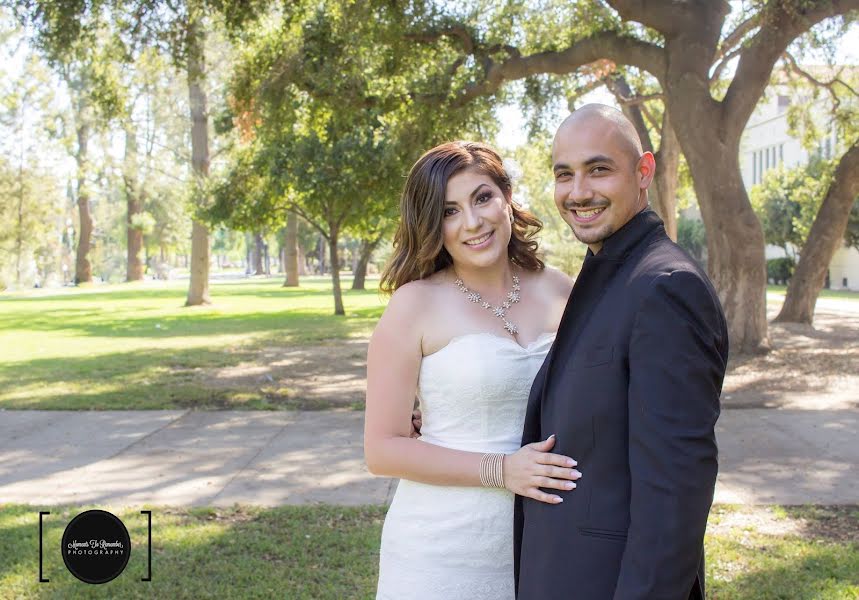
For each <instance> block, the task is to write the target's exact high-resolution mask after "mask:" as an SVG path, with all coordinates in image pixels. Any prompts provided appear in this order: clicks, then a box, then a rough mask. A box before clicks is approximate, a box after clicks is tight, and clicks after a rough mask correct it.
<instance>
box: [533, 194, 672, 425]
mask: <svg viewBox="0 0 859 600" xmlns="http://www.w3.org/2000/svg"><path fill="white" fill-rule="evenodd" d="M657 231H664V226H663V224H662V219H660V218H659V216H658V215H657V214H656V213H655V212H653V211H652V210H650V209H645V210H643V211H641V212H640V213H638V214H637V215H636V216H634V217H633V218H632V219H631V220H630V221H629V222H628V223H627V224H626V225H624V226H623V227H622V228H621V229H620V230H618V231H617V232H616V233H614V234H613V235H612V236H611V237H609V238H608V239H606V240H605V242H604V244H603V247H602V249H601V250H600V252H599V254H593V253H592V252H591V251H590V250H588V251H587V254H586V255H585V261H584V264H582V270H581V271H580V272H579V276H578V277H577V278H576V283H575V285H574V286H573V291H572V293H570V298H569V299H568V300H567V306H566V308H565V309H564V315H563V316H562V317H561V323H560V325H559V326H558V335H557V337H556V338H555V343H554V344H552V349H551V351H550V352H549V355H548V356H547V357H546V368H545V370H544V373H543V380H542V381H541V382H540V396H539V402H540V408H541V410H540V411H539V412H542V405H543V403H544V402H545V398H546V392H547V390H548V388H549V383H550V382H551V379H552V367H553V365H554V363H555V357H556V356H557V352H558V351H559V348H560V351H563V352H571V351H572V349H573V347H574V346H575V344H576V342H577V340H578V337H579V334H580V333H581V331H582V329H583V328H584V326H585V324H586V323H587V320H588V317H589V316H590V314H591V312H593V310H594V308H595V307H596V305H597V304H598V303H599V301H600V299H601V298H602V296H603V294H605V291H606V290H607V289H608V286H609V284H610V283H611V280H612V279H613V278H614V276H615V275H616V274H617V272H618V271H619V270H620V268H621V267H622V266H623V264H624V263H625V262H626V260H627V258H628V257H629V256H630V255H631V254H633V253H634V252H635V251H636V250H638V249H640V248H641V247H642V244H641V242H642V241H644V240H645V239H646V238H648V237H649V236H650V235H652V234H654V233H656V232H657ZM529 400H530V399H529Z"/></svg>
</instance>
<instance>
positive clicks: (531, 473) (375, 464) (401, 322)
mask: <svg viewBox="0 0 859 600" xmlns="http://www.w3.org/2000/svg"><path fill="white" fill-rule="evenodd" d="M420 291H421V290H420V289H419V288H418V286H416V285H406V286H404V287H402V288H400V289H399V290H398V291H397V292H396V293H395V294H394V295H393V296H392V298H391V301H390V302H389V304H388V307H387V309H386V310H385V313H384V314H383V315H382V318H381V319H380V320H379V323H378V325H377V326H376V330H375V331H374V332H373V336H372V338H371V339H370V347H369V350H368V353H367V402H366V414H365V422H364V457H365V460H366V462H367V467H368V468H369V470H370V472H371V473H373V474H376V475H383V476H387V477H398V478H402V479H410V480H412V481H419V482H423V483H431V484H435V485H461V486H480V485H481V484H480V459H481V457H482V456H483V455H482V453H479V452H465V451H462V450H452V449H449V448H442V447H440V446H436V445H433V444H429V443H426V442H423V441H420V440H417V439H412V438H411V437H410V433H411V416H412V406H413V401H414V400H413V399H414V397H415V390H416V389H417V382H418V373H419V370H420V364H421V358H422V354H421V337H422V336H421V331H422V324H421V320H420V316H421V315H423V314H426V313H425V311H424V310H422V307H421V302H422V297H421V294H420ZM552 445H554V438H550V439H549V440H547V441H544V442H539V443H537V444H531V445H529V446H526V447H524V448H522V449H520V450H519V451H517V452H516V453H514V454H511V455H509V456H507V457H505V459H504V480H505V487H507V489H509V490H511V491H513V492H515V493H518V494H521V495H524V496H529V497H532V498H535V499H537V500H542V501H544V502H550V503H556V502H557V500H555V499H556V498H557V499H560V498H559V497H558V496H554V495H550V494H547V493H545V492H543V491H541V490H540V489H539V488H538V486H539V487H544V488H554V489H570V488H569V487H568V485H572V486H573V487H574V486H575V484H574V483H572V480H574V479H578V477H580V476H581V474H580V473H578V471H575V470H574V469H573V466H575V463H574V461H572V460H571V459H569V458H568V457H566V456H561V455H558V454H550V453H548V452H547V450H548V449H549V448H551V446H552Z"/></svg>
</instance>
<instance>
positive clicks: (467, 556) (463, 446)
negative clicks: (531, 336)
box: [376, 333, 555, 600]
mask: <svg viewBox="0 0 859 600" xmlns="http://www.w3.org/2000/svg"><path fill="white" fill-rule="evenodd" d="M554 336H555V334H554V333H551V334H550V333H544V334H542V335H541V336H540V337H539V338H537V339H536V340H535V341H534V342H532V343H531V344H530V345H528V346H527V347H522V346H519V345H518V344H517V343H516V342H515V341H513V340H512V339H510V338H504V337H500V336H497V335H495V334H491V333H472V334H466V335H462V336H459V337H455V338H454V339H452V340H451V341H450V343H449V344H448V345H447V346H445V347H443V348H442V349H441V350H439V351H438V352H435V353H433V354H430V355H429V356H425V357H424V358H423V360H422V362H421V369H420V377H419V381H418V397H419V400H420V409H421V412H422V413H423V414H422V418H423V426H422V427H421V434H422V435H421V437H420V438H419V439H420V440H422V441H423V442H425V443H429V444H436V445H438V446H444V447H445V448H453V449H456V450H467V451H471V452H481V453H483V452H504V453H510V452H515V451H516V450H518V449H519V445H520V442H521V439H522V424H523V421H524V419H525V408H526V405H527V403H528V394H529V392H530V390H531V383H532V382H533V381H534V377H535V376H536V374H537V371H538V370H539V369H540V365H542V364H543V359H544V358H545V357H546V353H547V352H548V351H549V348H550V347H551V345H552V341H553V340H554ZM513 587H514V586H513V494H512V493H511V492H509V491H507V490H505V489H491V488H482V487H454V486H439V485H429V484H424V483H417V482H414V481H408V480H405V479H403V480H400V482H399V485H398V487H397V491H396V494H395V495H394V499H393V502H392V503H391V506H390V508H389V509H388V514H387V517H386V518H385V525H384V527H383V529H382V546H381V552H380V561H379V587H378V591H377V596H376V598H377V600H459V599H462V600H465V599H468V600H479V599H483V598H485V599H487V600H489V599H491V600H506V599H510V600H512V599H513V597H514V590H513Z"/></svg>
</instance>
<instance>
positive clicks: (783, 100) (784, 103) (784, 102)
mask: <svg viewBox="0 0 859 600" xmlns="http://www.w3.org/2000/svg"><path fill="white" fill-rule="evenodd" d="M788 106H790V98H789V97H788V96H779V97H778V112H779V114H781V113H783V112H784V111H786V110H787V107H788Z"/></svg>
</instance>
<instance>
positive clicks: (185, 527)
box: [0, 506, 384, 600]
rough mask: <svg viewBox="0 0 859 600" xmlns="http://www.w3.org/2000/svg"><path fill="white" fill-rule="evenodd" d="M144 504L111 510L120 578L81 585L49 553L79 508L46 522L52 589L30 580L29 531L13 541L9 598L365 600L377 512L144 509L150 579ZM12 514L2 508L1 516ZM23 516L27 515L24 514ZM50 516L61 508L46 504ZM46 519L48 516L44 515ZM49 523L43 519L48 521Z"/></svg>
mask: <svg viewBox="0 0 859 600" xmlns="http://www.w3.org/2000/svg"><path fill="white" fill-rule="evenodd" d="M143 508H144V507H140V508H134V509H124V510H122V511H116V514H118V516H120V518H122V519H123V521H124V522H125V524H126V526H127V527H128V529H129V533H130V534H131V538H132V552H131V556H130V561H129V564H128V566H127V567H126V570H125V572H123V574H122V575H120V576H119V577H118V578H117V579H114V580H113V581H111V582H109V583H106V584H103V585H98V586H88V585H84V584H82V583H81V582H79V581H77V580H76V579H74V577H73V576H72V575H71V574H70V573H68V572H67V571H66V569H65V567H64V565H63V564H62V558H61V556H60V554H59V552H58V551H56V550H54V548H56V547H58V546H59V539H60V536H61V534H62V528H63V527H64V525H65V522H67V520H68V519H70V518H71V517H72V516H73V515H74V514H77V513H78V512H82V510H84V508H73V509H71V510H68V509H66V514H67V515H68V517H67V518H57V519H55V520H54V521H53V522H51V523H50V525H49V529H48V531H47V532H46V533H47V538H46V539H47V540H48V541H49V543H50V544H52V546H51V548H52V550H53V551H52V552H50V554H48V555H46V561H45V566H46V569H47V572H48V574H49V577H50V579H51V583H49V584H39V583H37V576H38V552H37V550H36V548H37V545H38V524H37V523H38V514H37V511H35V510H34V513H35V514H36V525H34V526H33V527H32V529H31V528H25V530H24V531H20V530H17V529H16V530H15V531H8V530H3V531H0V535H5V534H6V533H7V531H8V533H11V534H14V539H15V540H17V541H18V543H19V544H20V545H21V546H22V548H20V549H19V556H18V557H16V558H15V559H14V562H10V563H8V564H6V563H2V562H0V582H2V583H3V584H4V587H5V589H6V590H7V591H10V592H12V597H34V596H41V595H49V596H51V597H61V598H64V599H72V600H75V599H81V598H176V599H185V598H194V599H196V598H284V597H286V598H290V599H291V600H304V599H314V600H315V599H318V598H372V596H373V594H374V592H375V583H376V573H377V563H378V544H379V536H380V530H381V521H382V517H383V515H384V511H383V509H381V508H379V507H358V508H342V507H336V506H314V507H282V508H274V509H260V508H251V507H235V508H231V509H196V510H195V509H191V510H187V509H169V508H158V507H154V508H152V511H153V514H152V522H153V526H152V581H151V582H141V581H140V579H141V577H143V576H144V575H145V574H146V562H147V559H146V552H145V550H146V535H147V532H146V521H145V516H144V515H140V514H139V511H140V510H141V509H143ZM10 510H13V511H17V510H22V508H21V507H17V506H14V507H4V508H3V509H0V515H2V514H5V513H6V512H8V511H10ZM23 510H27V511H28V510H30V509H29V507H25V508H24V509H23ZM50 510H51V511H52V512H57V513H60V512H61V511H62V510H63V509H62V508H60V507H54V508H51V509H50ZM52 516H53V515H52ZM49 518H50V517H49Z"/></svg>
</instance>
